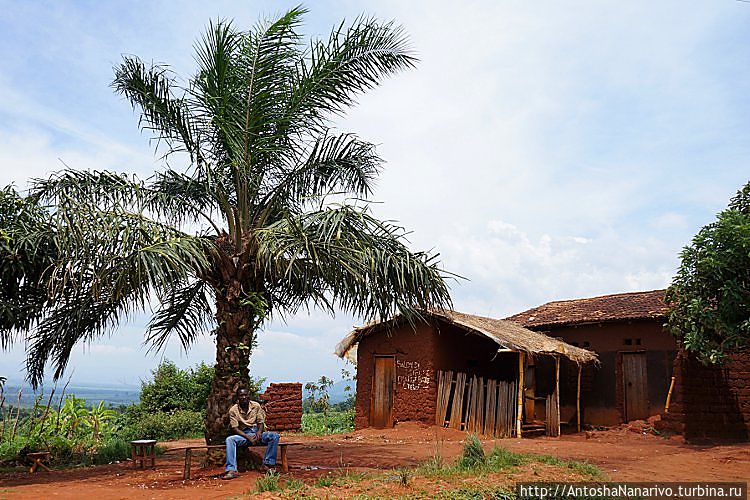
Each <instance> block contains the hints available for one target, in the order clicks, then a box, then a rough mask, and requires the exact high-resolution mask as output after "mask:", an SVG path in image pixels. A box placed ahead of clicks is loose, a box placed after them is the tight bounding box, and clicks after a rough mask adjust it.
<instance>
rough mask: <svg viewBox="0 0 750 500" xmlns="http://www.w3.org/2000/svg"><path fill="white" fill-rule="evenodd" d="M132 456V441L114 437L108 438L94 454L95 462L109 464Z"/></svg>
mask: <svg viewBox="0 0 750 500" xmlns="http://www.w3.org/2000/svg"><path fill="white" fill-rule="evenodd" d="M129 456H130V443H129V442H128V441H126V440H125V439H122V438H119V437H113V438H109V439H106V440H105V441H104V442H103V443H102V445H101V446H100V447H99V449H98V450H97V451H96V454H95V455H94V463H95V464H109V463H112V462H116V461H118V460H125V459H126V458H128V457H129Z"/></svg>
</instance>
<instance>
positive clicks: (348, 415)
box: [302, 408, 354, 436]
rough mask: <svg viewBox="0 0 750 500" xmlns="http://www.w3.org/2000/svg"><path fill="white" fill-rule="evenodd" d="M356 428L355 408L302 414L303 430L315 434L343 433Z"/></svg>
mask: <svg viewBox="0 0 750 500" xmlns="http://www.w3.org/2000/svg"><path fill="white" fill-rule="evenodd" d="M353 430H354V409H353V408H352V409H350V410H346V411H328V412H325V413H304V414H302V432H303V433H305V434H312V435H315V436H326V435H328V434H343V433H345V432H351V431H353Z"/></svg>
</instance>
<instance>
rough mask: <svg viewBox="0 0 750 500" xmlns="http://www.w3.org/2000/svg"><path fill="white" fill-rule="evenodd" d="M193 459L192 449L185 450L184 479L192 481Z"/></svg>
mask: <svg viewBox="0 0 750 500" xmlns="http://www.w3.org/2000/svg"><path fill="white" fill-rule="evenodd" d="M192 459H193V450H191V449H190V448H188V449H186V450H185V469H184V470H183V471H182V478H183V479H190V465H191V463H190V462H192Z"/></svg>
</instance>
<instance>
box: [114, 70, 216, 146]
mask: <svg viewBox="0 0 750 500" xmlns="http://www.w3.org/2000/svg"><path fill="white" fill-rule="evenodd" d="M123 59H124V60H123V62H122V63H121V64H120V65H119V66H116V67H115V79H114V81H113V83H112V86H113V87H114V89H115V91H116V92H118V93H119V94H122V95H124V96H125V97H126V98H127V99H128V100H129V101H130V103H131V105H132V106H133V109H135V108H136V107H137V108H140V110H141V125H142V127H143V128H144V129H148V130H152V131H154V132H156V133H157V135H156V139H157V143H158V141H161V140H164V141H166V142H167V144H168V145H169V147H170V152H172V151H183V150H184V151H187V152H188V153H190V155H191V157H192V158H193V160H194V161H196V160H197V159H198V158H197V157H198V156H199V155H200V153H201V152H200V141H201V139H200V137H199V133H200V127H198V126H197V125H198V124H197V123H196V120H195V118H194V117H193V116H192V115H191V112H190V108H189V106H188V105H187V103H186V102H185V99H184V96H181V97H178V96H175V95H174V90H173V89H174V87H175V82H174V78H173V76H172V75H171V73H170V72H169V69H168V68H167V67H165V66H163V65H158V64H152V65H150V66H147V65H146V64H145V63H144V62H143V61H141V60H140V59H139V58H137V57H128V56H126V57H124V58H123Z"/></svg>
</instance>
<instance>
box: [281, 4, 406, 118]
mask: <svg viewBox="0 0 750 500" xmlns="http://www.w3.org/2000/svg"><path fill="white" fill-rule="evenodd" d="M309 54H310V57H309V60H305V59H302V60H301V61H300V62H299V63H298V64H297V68H296V75H295V80H294V92H293V95H292V97H291V99H290V100H289V108H288V110H287V113H288V116H289V119H290V120H296V121H297V123H298V127H300V128H303V129H304V128H315V129H321V128H324V125H325V123H326V120H327V119H328V116H329V115H331V114H340V113H341V112H343V110H344V109H346V108H347V107H349V106H351V105H352V104H354V103H355V102H356V98H357V96H358V95H360V94H362V93H363V92H366V91H368V90H371V89H373V88H375V87H376V86H377V85H379V84H380V82H381V80H382V79H383V78H384V77H386V76H389V75H392V74H395V73H397V72H399V71H402V70H405V69H409V68H412V67H414V65H415V64H416V61H417V59H416V57H415V56H414V55H413V53H412V51H411V49H410V47H409V43H408V40H407V37H406V35H405V33H404V31H403V28H401V27H400V26H396V25H395V24H394V23H393V22H389V23H385V24H380V23H378V22H377V21H376V20H374V19H371V18H366V17H360V18H358V19H357V20H355V22H354V23H353V24H352V25H351V26H350V27H348V28H344V25H343V23H342V24H341V25H340V26H339V27H338V28H337V29H334V30H333V31H332V32H331V34H330V36H329V38H328V40H327V41H322V40H314V41H313V42H312V43H311V45H310V50H309Z"/></svg>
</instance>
